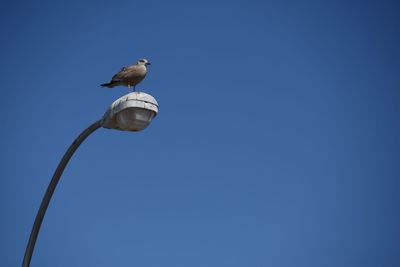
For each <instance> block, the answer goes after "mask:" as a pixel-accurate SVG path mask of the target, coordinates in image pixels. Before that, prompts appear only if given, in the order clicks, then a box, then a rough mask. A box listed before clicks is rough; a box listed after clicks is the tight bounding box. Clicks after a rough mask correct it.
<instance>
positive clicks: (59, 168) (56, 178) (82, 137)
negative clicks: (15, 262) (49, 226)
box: [22, 120, 102, 267]
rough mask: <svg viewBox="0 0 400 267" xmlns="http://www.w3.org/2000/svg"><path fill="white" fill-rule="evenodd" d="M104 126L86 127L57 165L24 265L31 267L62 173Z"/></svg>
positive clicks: (95, 124) (37, 217) (99, 122)
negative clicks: (91, 137)
mask: <svg viewBox="0 0 400 267" xmlns="http://www.w3.org/2000/svg"><path fill="white" fill-rule="evenodd" d="M101 126H102V120H98V121H96V122H95V123H93V124H92V125H90V126H89V127H88V128H86V129H85V130H84V131H83V132H82V133H81V134H80V135H79V136H78V137H77V138H76V139H75V140H74V142H73V143H72V144H71V145H70V147H69V148H68V150H67V152H65V154H64V156H63V158H62V159H61V161H60V163H59V164H58V166H57V169H56V171H55V172H54V174H53V177H52V178H51V181H50V184H49V186H48V187H47V190H46V193H45V195H44V197H43V199H42V203H41V204H40V208H39V211H38V213H37V214H36V218H35V222H34V224H33V227H32V232H31V235H30V237H29V241H28V245H27V246H26V250H25V256H24V261H23V263H22V267H29V264H30V262H31V258H32V253H33V249H34V248H35V243H36V239H37V236H38V234H39V230H40V226H41V224H42V221H43V218H44V215H45V213H46V210H47V207H48V206H49V203H50V199H51V196H52V195H53V193H54V190H55V189H56V186H57V183H58V181H59V180H60V177H61V174H62V173H63V171H64V169H65V167H66V166H67V164H68V161H69V160H70V159H71V157H72V155H73V154H74V152H75V151H76V150H77V149H78V147H79V145H80V144H81V143H82V142H83V141H84V140H85V139H86V138H87V137H88V136H89V135H90V134H91V133H93V132H94V131H96V130H97V129H98V128H100V127H101Z"/></svg>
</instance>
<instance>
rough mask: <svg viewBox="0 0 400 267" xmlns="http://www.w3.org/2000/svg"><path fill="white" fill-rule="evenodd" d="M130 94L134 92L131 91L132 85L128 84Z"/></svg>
mask: <svg viewBox="0 0 400 267" xmlns="http://www.w3.org/2000/svg"><path fill="white" fill-rule="evenodd" d="M128 92H129V93H130V92H132V91H131V85H130V84H128Z"/></svg>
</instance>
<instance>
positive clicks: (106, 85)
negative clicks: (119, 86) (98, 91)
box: [100, 82, 114, 88]
mask: <svg viewBox="0 0 400 267" xmlns="http://www.w3.org/2000/svg"><path fill="white" fill-rule="evenodd" d="M100 86H101V87H108V88H113V87H114V83H112V82H109V83H103V84H100Z"/></svg>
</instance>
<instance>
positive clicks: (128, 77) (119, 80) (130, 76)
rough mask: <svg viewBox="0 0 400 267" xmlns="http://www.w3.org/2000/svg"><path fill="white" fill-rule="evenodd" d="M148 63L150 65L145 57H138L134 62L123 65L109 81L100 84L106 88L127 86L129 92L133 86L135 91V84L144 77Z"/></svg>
mask: <svg viewBox="0 0 400 267" xmlns="http://www.w3.org/2000/svg"><path fill="white" fill-rule="evenodd" d="M148 65H150V62H149V61H148V60H147V59H144V58H142V59H139V60H138V62H137V63H136V64H134V65H131V66H127V67H123V68H122V69H121V70H120V71H119V72H118V73H117V74H115V75H114V76H113V77H112V79H111V81H110V82H108V83H103V84H101V86H102V87H108V88H113V87H114V86H128V90H129V92H131V87H132V86H133V91H135V87H136V85H137V84H138V83H140V82H141V81H143V79H144V77H146V74H147V66H148Z"/></svg>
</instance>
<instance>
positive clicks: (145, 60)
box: [137, 58, 151, 66]
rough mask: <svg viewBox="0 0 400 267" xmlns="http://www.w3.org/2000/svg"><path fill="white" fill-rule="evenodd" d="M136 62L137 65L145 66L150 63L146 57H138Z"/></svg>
mask: <svg viewBox="0 0 400 267" xmlns="http://www.w3.org/2000/svg"><path fill="white" fill-rule="evenodd" d="M137 64H138V65H145V66H147V65H151V64H150V62H149V61H148V60H147V59H144V58H142V59H139V61H138V62H137Z"/></svg>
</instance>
